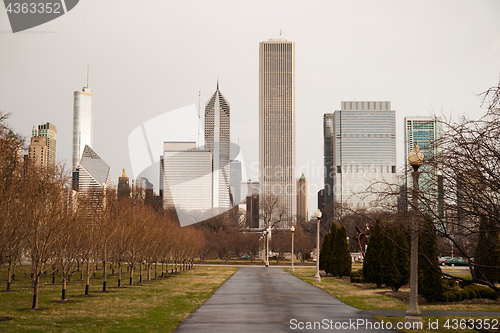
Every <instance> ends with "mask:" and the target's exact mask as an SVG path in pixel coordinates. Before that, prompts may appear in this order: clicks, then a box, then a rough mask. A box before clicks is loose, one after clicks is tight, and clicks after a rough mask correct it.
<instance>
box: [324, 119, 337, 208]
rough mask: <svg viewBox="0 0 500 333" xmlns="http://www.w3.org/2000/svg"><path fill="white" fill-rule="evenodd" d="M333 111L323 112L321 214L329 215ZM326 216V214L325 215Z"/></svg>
mask: <svg viewBox="0 0 500 333" xmlns="http://www.w3.org/2000/svg"><path fill="white" fill-rule="evenodd" d="M333 119H334V118H333V113H325V114H324V115H323V153H324V159H323V162H324V172H325V188H324V191H323V201H322V203H323V205H324V206H323V209H322V211H323V214H325V213H326V214H327V215H331V214H332V213H333V207H334V205H333V181H334V178H335V177H334V175H335V169H334V164H333V146H334V144H335V142H334V136H333V132H334V129H333ZM325 217H326V216H325Z"/></svg>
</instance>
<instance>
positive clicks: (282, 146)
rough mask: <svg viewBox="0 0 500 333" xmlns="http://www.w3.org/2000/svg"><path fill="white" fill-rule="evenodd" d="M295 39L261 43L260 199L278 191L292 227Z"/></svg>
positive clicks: (283, 225) (283, 224) (294, 198)
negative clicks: (292, 40)
mask: <svg viewBox="0 0 500 333" xmlns="http://www.w3.org/2000/svg"><path fill="white" fill-rule="evenodd" d="M295 159H296V156H295V43H294V42H290V41H287V40H284V39H277V40H272V39H271V40H269V41H267V42H261V43H260V47H259V162H260V163H259V177H260V186H261V191H260V193H261V198H260V199H261V200H265V197H266V196H267V195H277V196H279V197H280V198H281V200H282V204H283V205H284V207H285V212H286V213H285V220H284V221H283V222H281V223H280V225H279V226H278V228H287V229H288V228H289V227H290V226H291V222H292V219H293V215H294V214H295V212H296V206H297V196H296V194H297V191H296V186H297V185H296V178H295V174H294V173H295Z"/></svg>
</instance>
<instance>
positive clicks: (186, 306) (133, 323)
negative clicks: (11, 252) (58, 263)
mask: <svg viewBox="0 0 500 333" xmlns="http://www.w3.org/2000/svg"><path fill="white" fill-rule="evenodd" d="M236 269H237V268H235V267H195V269H193V270H189V271H186V272H182V273H179V274H176V275H171V276H170V277H169V278H163V279H158V280H156V281H149V282H143V283H142V284H139V283H138V279H139V277H138V271H136V273H135V274H134V278H135V282H134V283H135V284H134V285H133V286H130V285H128V284H124V281H125V282H128V280H129V276H128V274H127V273H126V272H124V274H123V275H122V288H116V285H117V277H116V275H115V276H108V282H107V285H108V292H106V293H103V292H102V291H101V290H102V279H101V278H100V274H102V270H100V271H98V273H97V278H96V279H92V280H91V283H90V284H91V285H90V297H89V296H83V294H84V291H85V283H84V281H80V278H79V277H80V275H79V274H77V275H74V276H73V278H72V282H71V283H70V284H68V290H67V295H68V297H67V298H68V302H66V303H60V302H58V301H59V300H60V299H61V283H60V282H61V281H60V278H59V277H57V276H56V278H57V279H56V284H54V285H53V284H52V276H51V275H48V276H44V277H43V278H42V284H41V289H40V302H39V308H41V310H37V311H33V310H26V309H27V308H30V307H31V302H32V291H33V290H32V288H31V284H30V281H29V280H28V278H27V277H26V276H25V275H24V273H22V271H21V269H17V270H16V280H15V281H13V283H12V284H11V289H12V291H10V292H5V291H4V290H5V289H6V283H5V281H6V276H7V273H6V268H5V267H1V268H0V281H1V284H0V290H2V292H0V304H1V306H0V319H2V317H9V318H14V319H12V320H4V321H0V332H27V331H30V332H34V331H40V332H82V331H85V332H118V331H119V332H157V331H161V332H170V331H172V330H173V329H175V328H176V327H177V326H178V325H179V323H180V322H182V320H184V319H185V318H186V317H187V316H188V315H189V314H190V313H192V312H193V311H194V310H196V309H197V308H198V307H199V306H200V305H201V304H202V303H203V302H205V301H206V300H207V299H208V298H209V297H210V296H211V295H212V294H213V292H214V291H215V290H217V288H219V287H220V286H221V285H222V284H223V283H224V282H225V281H226V280H227V279H229V278H230V277H231V276H232V275H233V274H234V273H235V272H236ZM108 272H109V271H108ZM143 278H144V277H143Z"/></svg>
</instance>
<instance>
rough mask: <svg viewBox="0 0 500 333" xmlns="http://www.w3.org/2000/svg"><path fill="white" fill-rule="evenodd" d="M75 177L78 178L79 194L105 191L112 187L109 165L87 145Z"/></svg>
mask: <svg viewBox="0 0 500 333" xmlns="http://www.w3.org/2000/svg"><path fill="white" fill-rule="evenodd" d="M73 175H75V176H76V180H77V184H78V191H79V192H86V191H104V190H106V189H109V188H111V186H112V179H111V172H110V167H109V165H107V164H106V162H104V161H103V160H102V159H101V158H100V157H99V155H97V154H96V153H95V151H93V150H92V148H90V147H89V146H87V145H86V146H85V148H84V149H83V153H82V158H81V161H80V163H79V164H78V166H77V167H76V171H75V172H74V173H73Z"/></svg>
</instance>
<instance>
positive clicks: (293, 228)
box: [290, 225, 295, 272]
mask: <svg viewBox="0 0 500 333" xmlns="http://www.w3.org/2000/svg"><path fill="white" fill-rule="evenodd" d="M290 231H291V232H292V269H291V271H292V272H295V268H294V267H293V254H294V252H293V232H294V231H295V227H294V226H293V225H292V227H291V228H290Z"/></svg>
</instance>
